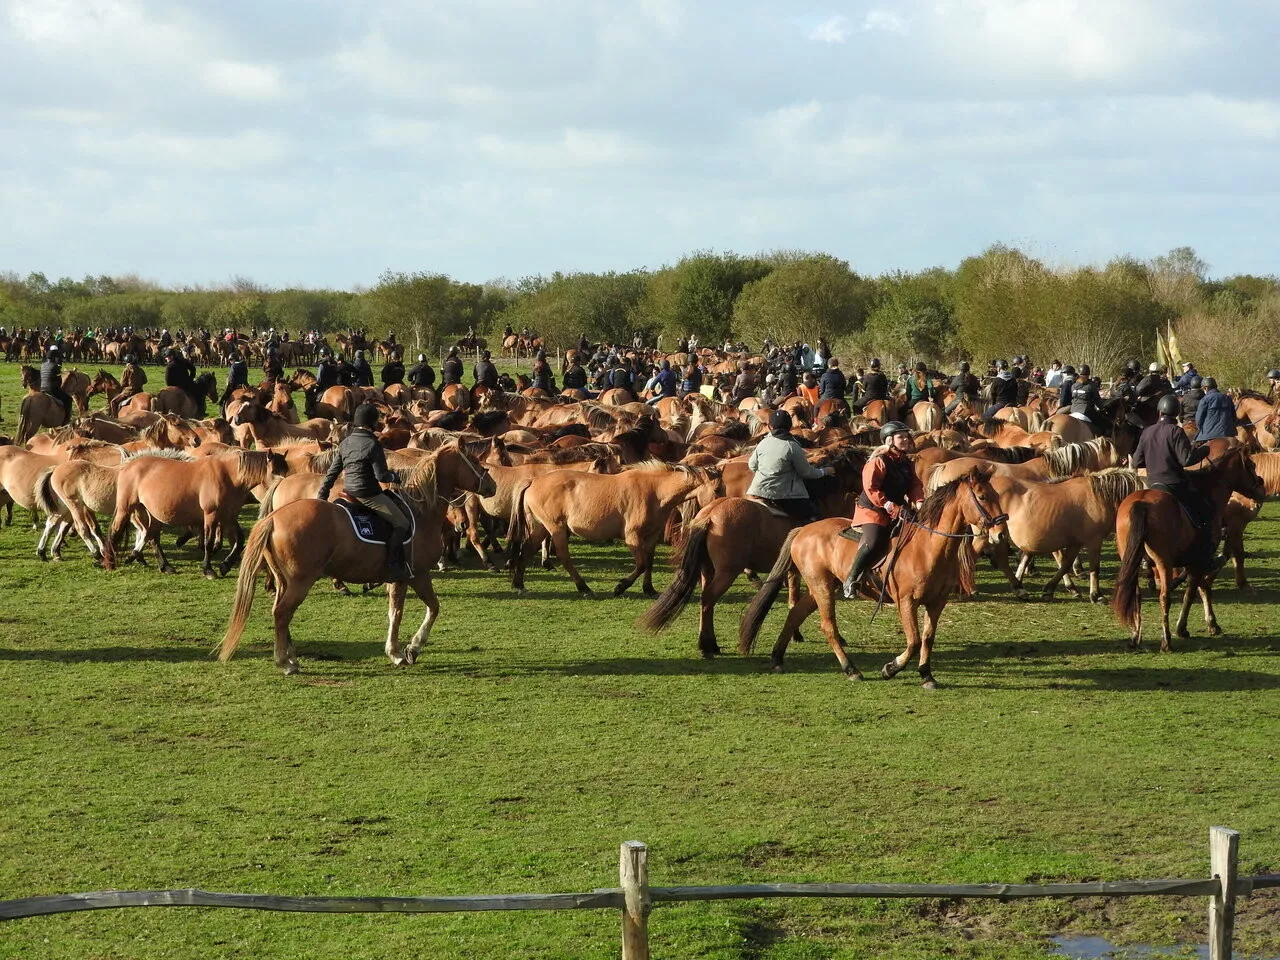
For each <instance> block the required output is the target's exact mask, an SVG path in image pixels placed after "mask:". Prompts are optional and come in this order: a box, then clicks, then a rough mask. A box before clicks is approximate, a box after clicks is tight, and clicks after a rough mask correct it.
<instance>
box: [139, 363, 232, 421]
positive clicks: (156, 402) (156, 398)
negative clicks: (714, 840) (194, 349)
mask: <svg viewBox="0 0 1280 960" xmlns="http://www.w3.org/2000/svg"><path fill="white" fill-rule="evenodd" d="M196 396H198V397H202V398H204V399H206V400H211V401H213V402H214V403H217V402H218V379H217V377H215V376H214V375H213V372H212V371H205V372H204V373H202V374H200V376H198V377H196ZM144 411H150V412H153V413H176V414H177V415H178V416H180V417H186V418H187V419H193V418H194V417H196V415H197V414H198V413H199V412H200V411H199V408H198V406H197V404H196V401H195V400H194V399H193V397H192V395H191V394H189V393H187V391H185V390H183V389H182V388H181V387H165V388H164V389H162V390H161V391H160V392H159V393H135V394H134V395H133V396H132V397H130V398H129V399H128V400H126V401H125V402H124V403H122V404H120V409H119V410H118V411H117V413H118V415H119V416H120V418H121V419H124V418H125V417H126V415H127V414H130V413H140V412H144Z"/></svg>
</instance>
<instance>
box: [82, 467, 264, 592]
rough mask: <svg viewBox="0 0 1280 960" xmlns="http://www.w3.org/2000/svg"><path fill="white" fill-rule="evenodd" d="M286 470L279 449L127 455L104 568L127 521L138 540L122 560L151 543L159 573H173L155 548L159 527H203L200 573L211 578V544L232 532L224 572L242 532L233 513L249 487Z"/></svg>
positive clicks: (134, 556)
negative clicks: (191, 456)
mask: <svg viewBox="0 0 1280 960" xmlns="http://www.w3.org/2000/svg"><path fill="white" fill-rule="evenodd" d="M286 469H287V468H286V466H285V462H284V457H282V456H280V455H279V454H277V453H268V452H258V451H248V450H235V451H233V452H231V453H225V454H221V455H219V456H216V457H200V458H197V459H195V460H190V461H186V460H172V459H168V458H164V457H150V456H143V457H140V458H137V459H133V460H130V461H129V462H128V463H126V464H125V465H124V466H123V467H122V468H121V469H120V475H119V478H118V479H117V481H116V508H115V517H114V519H113V520H112V522H111V536H110V537H109V538H108V539H107V542H106V544H105V549H104V550H103V553H102V565H103V567H104V568H105V569H107V570H110V569H112V568H113V567H114V566H115V565H116V549H117V547H118V544H119V542H120V538H121V536H122V535H123V533H124V526H125V524H126V523H129V522H132V523H133V526H134V529H135V530H136V531H137V539H136V540H135V543H134V548H133V552H132V554H131V555H130V556H129V557H128V558H127V559H126V560H125V562H126V563H128V562H131V561H135V560H136V561H141V560H142V551H143V549H144V548H145V547H146V545H147V543H148V542H150V543H151V545H152V546H153V548H154V549H155V552H156V559H157V560H158V561H159V563H160V572H161V573H173V572H175V571H174V569H173V567H172V566H171V565H170V563H169V561H168V559H166V557H165V555H164V551H163V550H162V549H161V547H160V530H161V528H162V527H164V526H177V527H184V528H194V529H197V530H200V531H202V536H203V542H204V575H205V576H206V577H209V578H211V579H212V578H213V577H214V570H213V551H214V548H215V546H216V544H217V542H218V540H219V539H220V538H221V537H222V536H224V535H226V534H228V533H229V534H231V537H232V543H231V550H230V551H229V552H228V553H227V556H226V558H225V559H224V560H223V561H222V564H221V565H220V574H221V575H222V576H226V573H227V571H228V570H230V569H231V566H232V564H234V563H235V561H236V559H237V558H238V557H239V556H240V551H241V549H242V548H243V546H244V531H243V530H242V529H241V528H240V525H239V523H237V517H238V515H239V513H240V508H241V507H243V506H244V504H245V501H246V500H248V498H249V491H250V490H252V489H253V488H254V487H256V486H259V485H261V484H265V483H267V482H268V481H269V479H270V478H271V477H273V476H279V475H281V474H283V473H284V472H285V470H286Z"/></svg>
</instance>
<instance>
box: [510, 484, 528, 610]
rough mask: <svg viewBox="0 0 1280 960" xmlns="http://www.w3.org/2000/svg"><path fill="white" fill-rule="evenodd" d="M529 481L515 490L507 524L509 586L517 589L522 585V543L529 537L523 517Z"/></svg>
mask: <svg viewBox="0 0 1280 960" xmlns="http://www.w3.org/2000/svg"><path fill="white" fill-rule="evenodd" d="M529 484H530V481H527V480H526V481H525V482H524V483H522V484H520V486H519V487H518V488H517V489H516V492H515V496H514V497H512V498H511V516H510V518H509V520H508V523H507V556H508V557H510V558H511V585H512V586H513V587H516V588H517V589H518V588H519V587H521V586H522V585H523V583H524V542H525V540H527V539H528V537H529V523H528V521H527V520H526V519H525V515H524V499H525V494H526V493H528V492H529Z"/></svg>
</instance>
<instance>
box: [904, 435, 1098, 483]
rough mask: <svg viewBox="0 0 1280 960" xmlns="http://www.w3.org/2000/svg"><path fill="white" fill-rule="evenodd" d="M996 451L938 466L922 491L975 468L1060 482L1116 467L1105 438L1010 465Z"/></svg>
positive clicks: (1070, 446) (953, 460) (1014, 459)
mask: <svg viewBox="0 0 1280 960" xmlns="http://www.w3.org/2000/svg"><path fill="white" fill-rule="evenodd" d="M998 449H1000V448H997V450H998ZM1009 449H1011V448H1007V447H1006V448H1003V450H1005V451H1008V450H1009ZM997 450H989V451H987V453H988V454H989V455H990V456H991V457H992V459H989V460H988V459H983V458H981V457H974V456H969V457H956V458H955V459H952V460H946V461H944V462H942V463H940V464H938V466H937V467H935V468H934V469H933V471H932V472H931V473H929V474H928V475H927V476H926V477H925V481H924V483H925V489H935V488H937V487H940V486H943V485H944V484H947V483H950V482H951V481H952V480H955V479H956V478H957V477H960V476H963V475H964V474H966V473H968V472H969V471H970V470H972V469H973V468H974V467H986V468H989V470H990V472H991V473H992V474H993V475H995V476H1001V477H1016V478H1017V479H1019V480H1062V479H1065V478H1066V477H1074V476H1076V475H1077V474H1080V473H1086V472H1088V471H1092V470H1105V469H1107V468H1108V467H1113V466H1115V464H1116V448H1115V445H1114V444H1112V442H1111V441H1110V440H1108V439H1106V438H1105V437H1099V438H1098V439H1097V440H1090V441H1089V442H1088V443H1069V444H1067V445H1066V446H1063V447H1058V448H1057V449H1054V450H1046V451H1045V452H1044V453H1042V454H1040V455H1039V456H1034V457H1030V458H1029V459H1023V457H1022V453H1021V452H1019V454H1018V456H1016V457H1014V458H1013V462H1009V461H1007V460H1005V459H1004V456H1002V455H1001V454H1000V453H998V452H997Z"/></svg>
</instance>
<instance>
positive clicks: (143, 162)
mask: <svg viewBox="0 0 1280 960" xmlns="http://www.w3.org/2000/svg"><path fill="white" fill-rule="evenodd" d="M76 145H77V147H78V148H79V150H80V151H81V153H82V155H84V156H85V157H87V158H92V159H94V160H97V161H98V162H107V163H111V164H114V165H116V166H121V167H134V168H144V169H152V170H162V171H175V170H182V171H184V172H217V173H248V172H252V171H257V170H263V169H267V168H270V167H276V166H279V165H280V164H281V163H282V162H283V161H284V160H285V159H286V157H287V156H288V155H289V153H290V148H289V143H288V141H287V140H286V139H285V138H284V137H282V136H281V135H279V134H276V133H272V132H270V131H266V130H243V131H240V132H238V133H234V134H230V135H228V136H181V135H178V134H167V133H156V132H137V133H130V134H125V135H122V136H117V135H113V134H104V135H99V134H92V133H89V132H87V131H86V132H84V133H82V134H80V136H79V137H77V139H76Z"/></svg>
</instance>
